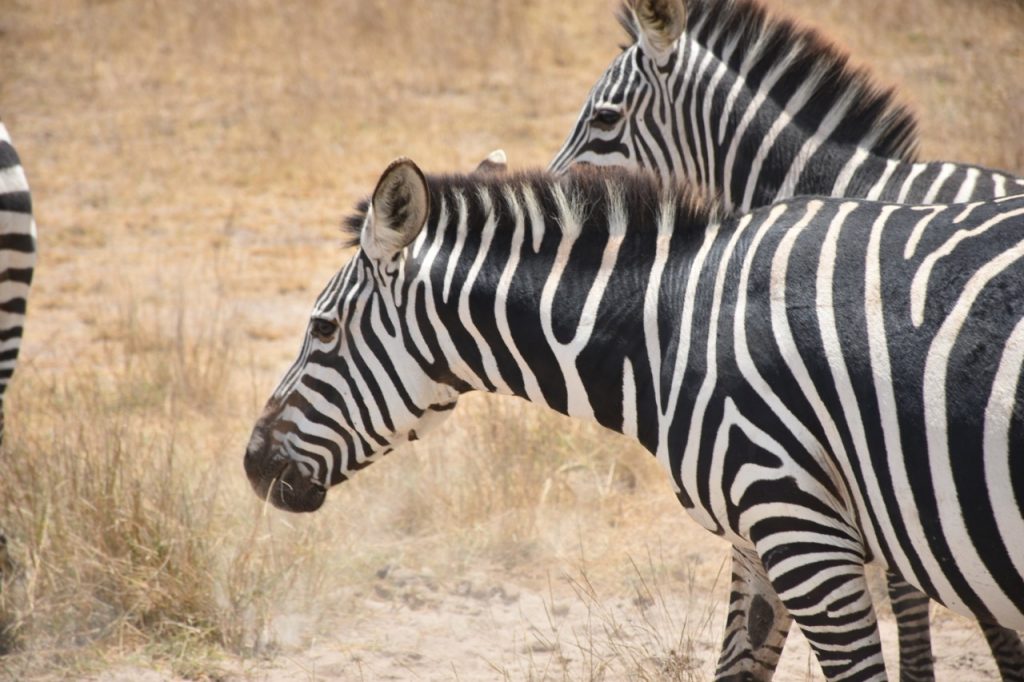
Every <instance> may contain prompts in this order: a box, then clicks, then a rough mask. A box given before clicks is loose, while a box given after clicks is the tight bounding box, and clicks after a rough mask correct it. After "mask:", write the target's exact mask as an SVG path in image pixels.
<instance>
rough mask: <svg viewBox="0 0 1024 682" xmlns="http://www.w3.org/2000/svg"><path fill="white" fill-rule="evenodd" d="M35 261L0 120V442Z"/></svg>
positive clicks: (30, 227)
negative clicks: (5, 406) (8, 391)
mask: <svg viewBox="0 0 1024 682" xmlns="http://www.w3.org/2000/svg"><path fill="white" fill-rule="evenodd" d="M35 264H36V223H35V220H34V219H33V217H32V195H31V194H30V193H29V188H28V181H27V180H26V179H25V171H24V170H23V169H22V167H21V161H20V159H19V158H18V154H17V152H15V151H14V146H13V145H12V144H11V137H10V135H9V134H8V132H7V128H6V127H5V126H4V124H3V123H2V122H0V442H2V441H3V434H4V409H3V407H4V402H3V401H4V395H5V393H6V392H7V384H8V383H10V381H11V377H12V376H13V375H14V369H15V366H16V364H17V361H18V351H19V350H20V349H21V335H22V332H23V330H24V325H25V310H26V303H27V301H28V293H29V287H30V286H31V285H32V273H33V271H34V270H35Z"/></svg>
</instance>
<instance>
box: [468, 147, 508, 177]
mask: <svg viewBox="0 0 1024 682" xmlns="http://www.w3.org/2000/svg"><path fill="white" fill-rule="evenodd" d="M506 171H508V157H507V156H506V155H505V150H504V149H495V150H494V151H493V152H491V153H490V154H488V155H487V158H486V159H484V160H483V161H481V162H480V164H479V165H478V166H477V167H476V170H474V171H473V175H478V174H479V175H503V174H504V173H505V172H506Z"/></svg>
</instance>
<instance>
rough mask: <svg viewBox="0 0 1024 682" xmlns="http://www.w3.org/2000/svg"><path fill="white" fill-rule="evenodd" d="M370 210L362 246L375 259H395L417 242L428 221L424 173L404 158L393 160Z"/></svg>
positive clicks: (427, 198) (371, 201) (378, 184)
mask: <svg viewBox="0 0 1024 682" xmlns="http://www.w3.org/2000/svg"><path fill="white" fill-rule="evenodd" d="M370 207H371V220H370V224H369V225H368V226H367V229H364V230H363V233H362V237H361V239H360V245H361V246H362V248H363V250H364V251H365V252H366V253H367V255H369V256H370V257H371V258H376V259H388V258H392V257H393V256H394V255H395V254H397V253H398V252H399V251H401V250H402V249H404V248H405V247H406V246H408V245H409V244H411V243H412V241H413V240H414V239H416V237H417V236H418V235H419V233H420V231H421V230H422V229H423V225H424V223H426V222H427V215H428V214H429V213H430V194H429V192H428V191H427V180H426V178H425V177H424V176H423V171H421V170H420V169H419V166H417V165H416V164H415V163H413V162H412V161H411V160H409V159H406V158H404V157H403V158H400V159H395V160H394V161H392V162H391V165H389V166H388V167H387V169H386V170H385V171H384V174H383V175H381V176H380V180H378V181H377V188H376V189H374V190H373V199H371V200H370Z"/></svg>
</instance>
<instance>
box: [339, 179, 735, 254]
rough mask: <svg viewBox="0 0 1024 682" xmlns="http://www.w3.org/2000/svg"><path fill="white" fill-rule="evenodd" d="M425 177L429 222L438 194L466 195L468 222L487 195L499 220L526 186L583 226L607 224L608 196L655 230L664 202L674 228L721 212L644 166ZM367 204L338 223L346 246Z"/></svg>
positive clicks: (543, 203) (552, 215)
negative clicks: (568, 210) (567, 211)
mask: <svg viewBox="0 0 1024 682" xmlns="http://www.w3.org/2000/svg"><path fill="white" fill-rule="evenodd" d="M426 179H427V186H428V188H429V193H430V197H431V214H430V218H429V220H430V221H436V220H437V219H438V212H439V209H438V207H439V206H440V201H439V199H440V198H441V197H447V198H448V199H449V202H448V203H449V206H451V205H452V202H451V198H452V197H453V196H455V195H456V194H461V195H462V196H463V197H465V198H466V199H467V204H468V205H469V206H470V211H471V212H472V211H477V212H478V213H477V214H476V215H477V217H479V218H480V219H479V220H471V221H470V224H471V225H473V224H477V225H483V223H484V222H485V216H484V215H483V214H482V213H479V211H480V208H479V207H480V202H479V201H478V200H477V199H478V197H480V196H481V195H482V194H486V195H487V196H489V197H490V198H491V205H492V210H493V211H494V212H495V213H496V214H497V216H498V219H499V222H502V220H501V219H502V218H503V217H506V218H507V217H508V215H509V210H510V209H509V207H508V205H507V200H506V198H505V195H506V193H507V192H508V191H511V192H512V194H513V195H514V196H515V197H516V198H517V200H522V197H523V196H524V193H525V192H526V191H527V190H529V191H531V193H532V195H533V196H534V197H536V199H537V202H538V204H539V208H540V210H541V211H542V213H543V215H545V216H546V218H547V219H548V220H554V219H556V218H557V217H558V216H559V213H560V208H559V201H560V200H559V196H561V197H564V199H565V204H567V205H568V206H569V207H571V210H572V213H573V216H574V218H575V219H576V220H577V222H578V223H579V224H580V225H582V226H583V229H585V230H590V229H595V230H596V229H601V228H600V226H607V224H608V222H607V221H606V220H605V217H606V216H607V215H608V213H609V212H610V211H611V210H612V202H613V198H612V195H613V194H614V195H616V196H617V197H619V198H621V200H622V201H621V205H622V206H623V207H624V209H625V213H626V216H627V217H628V219H629V224H630V229H652V230H653V229H657V227H658V220H659V216H660V212H661V210H662V207H663V206H664V205H665V204H666V203H667V202H672V203H673V204H674V208H675V229H676V230H684V229H685V230H703V229H704V228H705V227H706V226H707V225H708V224H709V223H711V222H715V221H717V220H719V219H720V218H721V216H722V215H723V212H722V211H721V209H720V205H719V203H718V201H717V200H715V199H713V198H708V197H703V196H701V195H698V194H696V193H695V192H693V191H692V190H691V189H690V187H689V186H688V185H685V184H682V183H679V182H677V181H676V180H667V181H665V180H662V179H660V178H658V177H657V176H655V175H654V174H653V173H651V172H649V171H646V170H640V171H637V170H626V169H624V168H617V167H608V166H586V165H584V166H578V167H574V168H573V169H572V171H571V172H569V173H566V174H564V175H552V174H551V173H548V172H546V171H539V170H528V171H514V172H510V173H507V174H490V173H485V174H480V173H470V174H443V175H427V176H426ZM559 190H560V191H559ZM369 208H370V201H369V199H364V200H362V201H360V202H359V203H358V204H357V205H356V207H355V212H354V213H353V214H352V215H350V216H348V217H347V218H345V219H344V221H343V222H342V233H343V236H344V244H345V246H346V247H352V246H356V245H358V244H359V236H360V233H361V232H362V228H363V225H364V223H365V221H366V215H367V212H368V211H369ZM471 215H472V213H471ZM505 222H509V221H505Z"/></svg>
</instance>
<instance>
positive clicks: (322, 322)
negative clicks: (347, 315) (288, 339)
mask: <svg viewBox="0 0 1024 682" xmlns="http://www.w3.org/2000/svg"><path fill="white" fill-rule="evenodd" d="M311 329H312V332H313V336H315V337H316V338H318V339H319V340H321V341H330V340H331V338H332V337H333V336H334V332H336V331H338V323H337V322H335V321H334V320H327V319H324V318H322V317H318V318H316V319H314V320H313V326H312V328H311Z"/></svg>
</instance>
